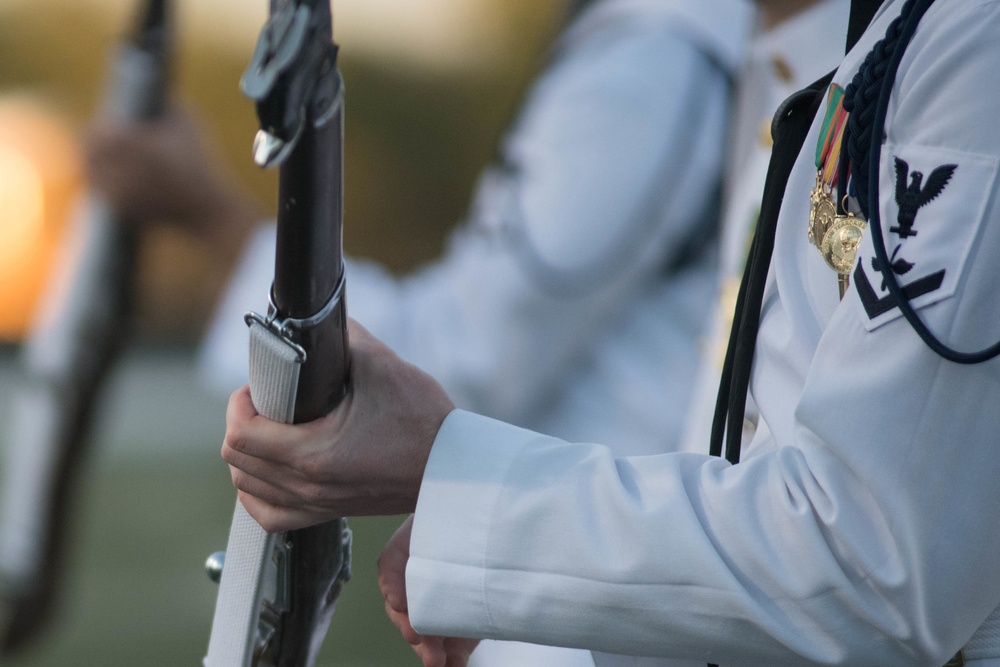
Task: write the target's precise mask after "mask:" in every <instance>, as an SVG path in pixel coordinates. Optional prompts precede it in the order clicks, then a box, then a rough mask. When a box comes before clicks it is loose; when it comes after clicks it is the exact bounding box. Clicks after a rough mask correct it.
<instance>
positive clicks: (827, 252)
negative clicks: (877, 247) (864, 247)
mask: <svg viewBox="0 0 1000 667" xmlns="http://www.w3.org/2000/svg"><path fill="white" fill-rule="evenodd" d="M867 226H868V224H867V223H866V222H865V221H864V220H862V219H861V218H858V217H856V216H854V215H853V214H851V213H848V214H847V215H838V216H835V217H834V220H833V223H832V224H831V225H830V227H829V228H828V229H827V230H826V233H825V234H823V240H822V241H820V243H819V252H820V254H822V255H823V259H824V260H826V263H827V265H828V266H829V267H830V268H831V269H833V270H834V271H836V272H837V273H838V274H839V275H842V276H846V275H849V274H850V273H851V269H852V268H854V258H855V257H857V256H858V246H859V245H861V236H862V234H863V233H864V231H865V227H867Z"/></svg>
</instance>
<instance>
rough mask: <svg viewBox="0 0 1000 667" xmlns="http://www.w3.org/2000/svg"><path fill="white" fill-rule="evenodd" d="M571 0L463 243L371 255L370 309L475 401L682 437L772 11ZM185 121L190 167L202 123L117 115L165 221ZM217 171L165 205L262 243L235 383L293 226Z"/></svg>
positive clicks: (581, 654)
mask: <svg viewBox="0 0 1000 667" xmlns="http://www.w3.org/2000/svg"><path fill="white" fill-rule="evenodd" d="M569 11H570V17H571V19H570V21H569V22H568V24H567V27H566V29H565V30H564V32H563V34H562V35H561V36H560V37H559V39H558V40H557V41H556V42H555V44H554V45H553V46H552V48H551V50H550V53H549V54H548V61H547V64H546V67H545V68H544V70H543V71H542V72H541V74H540V75H539V77H538V78H537V80H536V81H535V82H534V84H533V85H532V86H531V88H530V90H529V91H528V94H527V96H526V98H525V101H524V103H523V106H522V108H521V109H520V112H519V114H518V116H517V118H516V120H515V123H514V125H513V127H512V128H511V129H510V131H509V133H508V134H507V136H506V138H505V139H504V140H503V143H502V145H501V147H500V150H499V158H498V161H497V163H496V164H494V165H493V166H492V167H490V168H489V169H488V170H487V171H486V172H485V173H484V174H483V176H482V177H481V180H480V183H479V185H478V187H477V190H476V193H475V198H474V202H473V205H472V208H471V211H470V213H469V217H468V219H467V220H466V222H465V224H464V225H462V226H461V227H460V228H459V229H458V230H457V231H456V232H455V233H454V235H453V238H452V239H451V242H450V244H449V246H448V249H447V251H446V253H445V254H444V256H443V257H442V258H441V259H440V260H439V261H437V262H435V263H433V264H431V265H429V266H427V267H425V268H423V269H421V270H419V271H417V272H415V273H413V274H411V275H409V276H406V277H403V278H397V277H395V276H393V275H391V274H390V273H389V272H387V271H386V270H384V269H383V268H382V267H380V266H378V265H376V264H373V263H371V262H364V261H358V260H353V261H352V260H349V263H348V269H347V276H348V277H347V290H348V304H349V305H348V308H349V311H350V313H351V315H352V317H354V318H357V319H358V320H360V321H363V322H364V323H365V325H366V326H367V327H369V328H370V329H371V330H372V331H374V332H377V334H378V335H379V336H380V337H382V338H383V339H385V340H387V341H391V344H392V345H393V346H394V347H395V348H396V349H398V350H399V351H400V353H401V354H402V355H403V356H404V357H406V358H407V359H409V360H410V361H412V362H413V363H416V364H418V365H420V366H421V367H423V368H426V369H428V370H429V371H430V372H432V373H433V374H434V375H435V376H436V377H437V378H439V380H440V381H441V382H442V383H443V384H444V385H445V386H446V387H447V388H448V390H449V392H450V393H451V395H452V396H454V397H455V399H456V401H458V402H459V404H460V405H462V406H463V407H465V408H467V409H470V410H477V411H480V412H484V413H486V414H490V415H492V416H494V417H497V418H502V419H506V420H510V421H512V422H515V423H519V424H522V425H524V426H526V427H531V428H536V429H539V430H542V431H545V432H551V433H556V434H559V435H561V436H563V437H566V438H581V437H593V438H599V439H600V440H602V441H604V442H608V443H610V444H611V445H613V446H617V447H619V448H620V453H622V454H641V453H653V452H660V451H664V450H665V449H666V450H670V449H675V448H676V447H677V443H678V442H679V435H680V427H681V424H682V423H683V421H684V419H685V415H686V412H687V407H688V403H689V395H690V384H691V383H692V382H693V379H694V375H695V372H696V369H697V366H698V342H699V340H700V338H701V336H702V335H703V331H704V327H705V325H706V323H707V321H708V317H709V315H710V313H711V303H712V301H713V295H714V293H715V291H716V284H715V281H716V233H717V223H718V192H719V190H720V188H721V175H722V170H723V162H724V155H725V150H726V145H727V142H726V126H727V123H728V119H729V116H730V114H731V112H732V110H731V105H730V102H731V93H732V88H733V82H734V79H735V76H736V74H737V72H738V69H739V66H740V63H741V62H742V57H743V47H744V43H745V39H746V37H747V34H748V32H749V29H750V21H751V7H750V4H749V3H748V2H746V0H670V1H664V0H592V1H590V2H577V3H573V4H572V5H571V7H570V10H569ZM132 129H133V130H134V128H132ZM178 130H179V131H181V132H185V133H187V136H186V138H185V139H184V140H183V141H181V142H179V144H178V145H180V146H190V147H192V149H193V150H190V151H188V150H184V151H177V150H175V151H174V154H175V156H177V157H180V156H183V157H184V160H185V161H190V158H191V154H192V153H193V154H198V153H199V151H200V150H201V149H200V148H199V147H198V146H197V143H198V141H197V140H196V138H195V137H193V136H192V130H193V128H192V126H191V124H190V121H189V119H184V118H182V117H181V118H178V117H176V116H175V117H173V118H171V119H168V121H166V122H165V123H163V124H161V125H160V126H158V127H151V128H148V132H150V135H145V134H144V132H143V130H142V128H140V129H139V131H137V132H134V133H133V134H127V135H123V134H121V132H122V130H121V128H113V127H110V128H98V129H97V130H96V131H95V134H94V138H93V140H92V142H91V145H92V146H93V147H94V148H93V150H92V153H91V154H92V160H91V164H92V168H93V171H94V173H95V177H96V178H97V179H98V180H99V181H100V180H101V179H105V178H112V179H117V180H116V181H115V182H114V183H111V184H107V183H104V184H103V186H104V189H105V190H106V191H108V192H110V193H112V196H114V194H115V193H119V195H120V197H121V198H122V199H124V200H126V202H127V201H128V200H130V199H131V200H132V209H133V210H135V212H136V215H138V216H139V217H141V218H143V219H156V218H159V219H164V218H174V219H176V218H179V217H184V216H178V215H177V214H176V213H173V214H171V215H160V216H157V215H155V213H156V211H155V209H154V207H151V206H149V205H148V202H149V201H150V200H151V199H152V197H153V195H154V194H155V193H149V196H148V197H146V198H145V200H144V199H143V198H142V197H139V196H136V193H137V192H139V191H140V188H141V184H138V183H136V182H135V181H144V182H145V183H147V184H152V183H156V184H157V186H158V187H157V188H156V190H157V191H158V192H159V193H160V196H161V198H162V193H163V192H165V191H166V192H170V191H171V190H170V188H167V187H165V184H167V183H169V182H170V179H169V178H166V177H165V176H164V175H163V174H164V173H167V171H169V170H167V169H166V168H165V167H164V168H163V169H161V172H162V173H160V174H158V175H156V176H154V177H150V176H149V175H148V173H149V170H150V169H154V168H155V167H156V160H157V157H156V155H153V154H152V153H151V152H150V150H149V148H150V147H153V148H155V147H157V146H159V145H164V144H168V143H170V141H169V140H167V139H165V137H169V133H170V132H171V131H178ZM157 132H159V133H160V134H159V135H157V134H156V133H157ZM143 145H145V146H146V148H145V149H144V148H143ZM123 152H124V153H130V154H131V155H132V157H131V158H129V159H130V162H129V163H126V167H125V168H122V167H121V164H122V162H121V161H119V160H118V159H117V158H115V155H116V154H120V153H123ZM168 157H169V156H168ZM116 164H117V165H119V166H117V167H114V165H116ZM106 165H111V166H110V167H109V166H106ZM151 165H152V166H151ZM167 166H169V165H167ZM176 166H177V165H175V167H176ZM112 168H114V172H113V173H111V169H112ZM174 171H177V169H174ZM153 173H156V172H155V170H154V172H153ZM197 174H198V176H197V178H196V179H194V180H195V181H196V182H191V181H192V179H190V178H187V179H186V182H185V183H184V184H183V185H184V190H186V191H194V190H195V188H197V187H201V188H202V191H203V194H202V196H194V197H192V196H188V197H179V196H171V197H169V198H167V199H168V201H167V202H164V203H163V204H164V205H167V204H169V203H170V202H174V205H176V202H177V201H180V200H185V199H186V200H189V201H194V202H202V203H201V204H200V205H199V206H198V210H197V211H196V212H195V214H185V215H186V216H187V220H186V221H184V222H183V224H184V225H186V226H188V227H189V228H194V229H195V231H197V230H198V229H201V228H203V227H207V226H209V225H211V224H212V220H213V219H215V220H218V221H222V222H224V223H225V224H224V225H219V226H217V228H216V231H215V232H213V233H214V234H215V235H216V237H217V238H216V239H214V240H213V242H219V243H228V245H229V246H230V247H232V246H234V245H237V244H234V242H233V241H234V239H237V238H240V237H242V236H246V237H247V238H249V241H248V244H247V249H246V252H245V253H244V255H243V257H242V259H240V261H239V262H237V266H236V269H235V272H234V274H233V279H232V281H231V283H230V285H231V287H230V290H229V292H228V294H226V295H225V296H224V298H223V301H222V303H221V305H220V307H219V309H218V310H217V313H216V316H215V318H214V322H213V324H212V325H211V327H210V329H209V332H208V336H207V338H206V341H205V345H204V347H203V359H204V362H205V367H206V375H207V376H208V377H209V378H211V380H212V382H213V383H215V384H219V385H221V386H223V387H226V388H227V389H231V388H232V387H234V386H238V385H239V384H240V383H243V382H245V381H246V364H247V352H246V350H247V345H246V340H247V334H246V327H245V325H244V323H243V318H242V315H243V313H244V312H245V311H247V310H248V309H252V308H256V309H257V310H261V309H262V308H263V306H264V305H265V304H266V296H267V293H268V289H269V286H270V280H271V277H272V273H273V261H274V247H273V244H274V233H273V227H271V226H270V225H267V226H263V227H261V228H260V229H259V230H257V231H254V232H252V231H250V226H249V225H248V224H247V221H248V220H250V219H251V218H252V216H251V215H248V214H247V212H246V204H245V203H243V204H242V205H240V204H239V201H240V199H241V198H240V197H238V196H236V197H234V196H233V195H232V192H233V188H232V187H231V186H230V185H229V184H227V183H222V184H221V185H220V186H219V187H215V186H214V185H213V184H212V182H211V180H212V179H211V172H210V173H208V174H205V173H202V170H200V169H199V170H198V171H197ZM178 176H183V174H178ZM130 179H131V180H130ZM215 201H219V202H220V203H219V204H215V203H214V202H215ZM238 206H242V208H237V207H238ZM206 212H207V214H206ZM475 660H476V664H478V665H480V666H482V667H485V666H487V665H498V666H499V665H552V666H557V665H566V666H567V667H568V666H570V665H592V664H593V662H592V660H591V658H590V655H589V653H588V652H586V651H569V650H566V649H552V648H548V647H535V646H527V645H521V646H501V645H492V646H491V645H484V646H483V647H482V648H481V649H480V651H478V653H477V656H476V658H475Z"/></svg>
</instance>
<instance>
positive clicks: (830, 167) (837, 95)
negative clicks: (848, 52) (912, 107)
mask: <svg viewBox="0 0 1000 667" xmlns="http://www.w3.org/2000/svg"><path fill="white" fill-rule="evenodd" d="M847 116H848V114H847V112H846V111H844V89H843V88H841V87H840V86H837V85H831V86H830V91H829V94H828V95H827V104H826V114H825V116H824V118H823V126H822V129H821V131H820V136H819V141H818V142H817V144H816V184H815V186H814V187H813V190H812V192H811V193H810V195H809V204H810V208H809V229H808V236H809V241H810V242H811V243H812V244H813V245H815V246H816V248H817V249H818V250H819V252H820V255H822V256H823V259H824V261H826V263H827V265H828V266H829V267H830V268H831V269H833V270H834V271H835V272H836V273H837V283H838V287H839V290H840V298H844V294H845V293H846V292H847V287H848V285H849V281H850V275H851V269H852V268H853V267H854V259H855V257H856V256H857V252H858V246H859V245H860V243H861V236H862V233H863V232H864V229H865V227H866V222H865V221H864V220H863V219H862V218H859V217H857V216H855V215H854V214H853V213H851V212H850V211H849V210H848V194H847V193H848V192H849V188H848V187H846V185H848V184H849V183H850V166H849V165H846V168H844V169H842V168H841V149H842V146H843V143H844V132H845V131H846V128H847ZM842 172H843V173H842ZM838 185H845V187H843V188H842V192H843V196H842V197H841V198H840V200H839V201H838V199H837V191H838ZM838 204H840V205H839V206H838Z"/></svg>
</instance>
